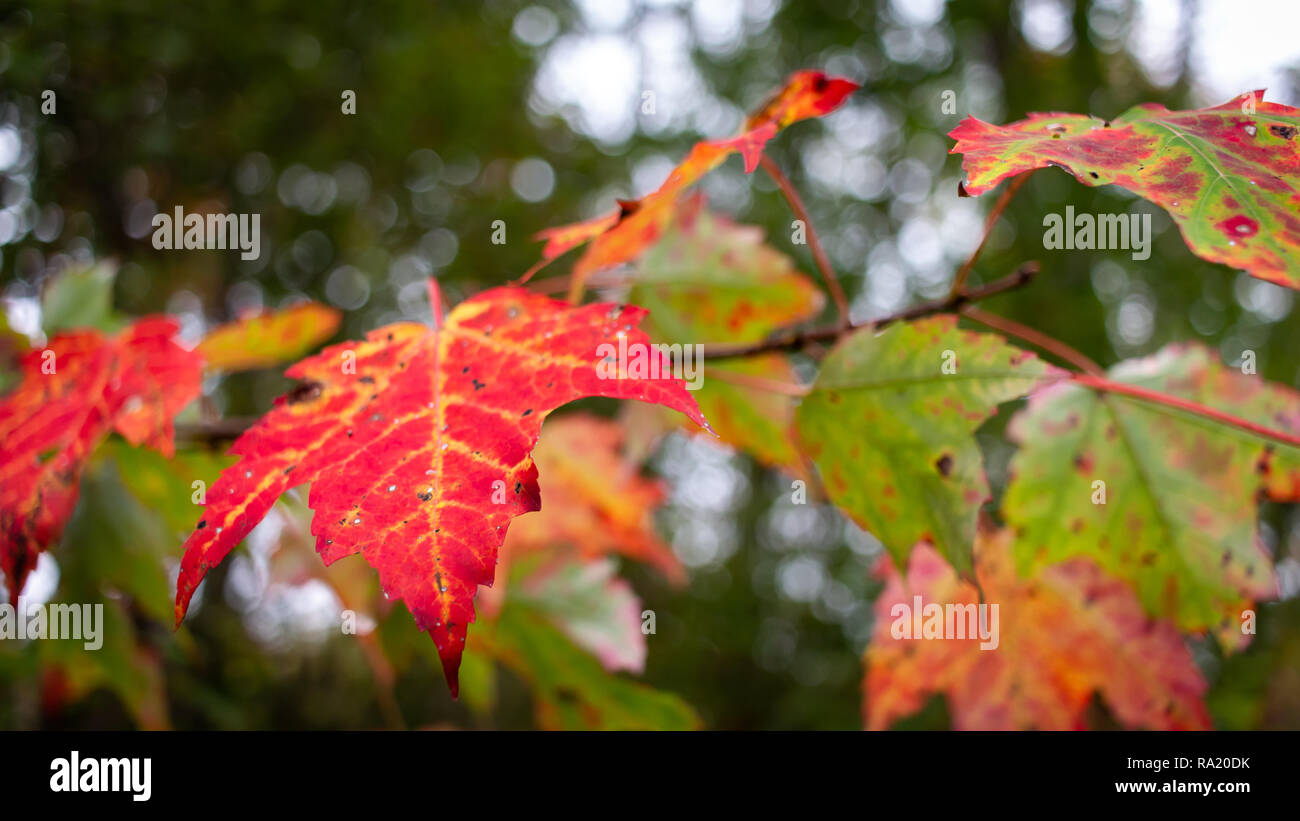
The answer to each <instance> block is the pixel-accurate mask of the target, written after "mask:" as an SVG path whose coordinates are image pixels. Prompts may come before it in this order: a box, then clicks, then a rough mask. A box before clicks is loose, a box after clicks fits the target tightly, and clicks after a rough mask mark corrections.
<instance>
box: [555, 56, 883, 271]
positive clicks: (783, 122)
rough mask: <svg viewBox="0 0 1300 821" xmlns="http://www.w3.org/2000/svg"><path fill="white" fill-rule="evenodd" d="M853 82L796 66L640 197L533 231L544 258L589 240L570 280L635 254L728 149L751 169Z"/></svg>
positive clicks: (826, 110)
mask: <svg viewBox="0 0 1300 821" xmlns="http://www.w3.org/2000/svg"><path fill="white" fill-rule="evenodd" d="M857 88H858V85H857V83H854V82H853V81H851V80H847V79H844V78H842V77H829V76H827V75H826V74H824V73H822V72H820V71H807V70H805V71H797V72H795V73H794V74H793V75H792V76H791V77H790V79H789V81H788V82H787V83H786V85H785V86H784V87H783V88H782V89H780V90H779V91H777V92H776V94H774V95H773V96H772V97H771V98H770V99H769V100H768V101H767V102H766V103H764V104H763V105H762V106H761V107H760V108H759V110H758V111H756V112H755V113H754V114H753V115H752V116H750V117H749V119H748V120H747V121H746V123H745V128H744V130H743V131H742V132H741V133H740V134H739V135H737V136H735V137H731V138H728V139H722V140H705V141H703V142H698V143H696V144H695V145H694V146H693V147H692V148H691V150H690V152H689V153H688V154H687V155H686V158H685V159H684V160H682V162H681V163H680V164H678V166H677V167H676V168H674V169H673V171H672V173H670V174H669V175H668V179H667V180H665V181H664V183H663V185H661V186H660V187H659V188H658V190H656V191H654V192H652V193H650V194H647V195H646V196H644V197H642V198H641V199H639V200H628V201H620V202H619V208H618V210H616V211H614V212H613V213H610V214H606V215H604V216H601V217H596V218H594V219H590V220H586V221H584V222H579V223H573V224H570V225H562V226H558V227H556V228H549V229H547V230H545V231H542V232H540V233H539V234H537V239H544V240H546V245H545V246H544V247H543V249H542V258H543V260H549V259H553V258H555V257H557V256H559V255H560V254H563V253H564V252H566V251H568V250H569V249H571V248H575V247H577V246H579V245H582V244H583V243H585V242H588V241H591V245H590V246H588V248H587V250H586V251H585V252H584V253H583V255H582V256H581V257H580V258H579V259H578V261H577V262H576V263H574V266H573V277H574V280H575V283H581V282H582V281H583V280H584V279H585V278H586V277H587V276H589V275H591V274H593V273H595V272H596V271H600V270H602V269H605V268H609V267H611V266H614V265H618V264H620V263H623V262H627V261H629V260H632V259H635V258H636V257H637V256H638V255H640V254H641V252H642V251H644V250H645V249H646V248H648V247H649V246H651V245H653V244H654V243H655V241H656V240H658V239H659V237H660V235H661V234H662V233H663V232H664V229H665V228H666V227H667V225H668V223H669V221H670V220H671V219H672V215H673V212H674V211H675V210H676V208H677V204H678V202H679V200H680V199H681V196H682V194H683V193H685V192H686V190H687V189H688V188H690V187H691V186H692V185H694V184H695V183H696V182H698V181H699V180H700V178H702V177H703V176H704V175H705V174H708V173H709V172H710V171H712V170H713V169H714V168H717V167H718V166H719V165H721V164H722V163H723V161H724V160H726V159H727V158H728V157H730V156H731V155H732V154H735V153H740V154H741V156H742V157H743V159H744V161H745V172H746V173H752V172H753V171H754V169H755V168H757V167H758V163H759V160H760V159H761V158H762V154H763V148H764V147H765V146H766V145H767V143H768V141H769V140H771V139H772V138H773V137H775V136H776V133H777V132H778V131H780V130H781V129H783V128H785V127H786V126H788V125H791V124H792V123H795V122H798V121H799V120H804V119H808V118H810V117H820V116H822V115H824V114H829V113H830V112H832V111H834V110H835V109H836V108H838V107H839V106H840V105H841V104H842V103H843V102H844V100H845V99H846V98H847V97H848V96H849V95H850V94H852V93H853V92H854V91H855V90H857Z"/></svg>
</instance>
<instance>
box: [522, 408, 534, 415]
mask: <svg viewBox="0 0 1300 821" xmlns="http://www.w3.org/2000/svg"><path fill="white" fill-rule="evenodd" d="M532 412H533V409H532V408H529V409H528V410H526V411H524V412H523V413H522V414H520V416H527V415H529V414H530V413H532Z"/></svg>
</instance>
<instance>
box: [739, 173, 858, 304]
mask: <svg viewBox="0 0 1300 821" xmlns="http://www.w3.org/2000/svg"><path fill="white" fill-rule="evenodd" d="M759 165H761V166H763V170H764V171H766V172H767V175H768V176H769V177H771V178H772V181H773V182H775V183H776V186H777V188H780V189H781V193H782V194H783V195H784V196H785V199H786V202H788V203H790V210H792V211H794V215H795V217H797V218H798V219H800V220H802V221H803V226H804V233H805V235H806V236H807V239H808V248H809V250H811V251H812V255H813V261H814V262H816V263H817V269H818V270H819V271H820V272H821V275H822V279H823V280H825V282H826V290H828V291H830V293H831V299H833V300H834V301H835V310H836V311H838V312H839V324H838V326H837V327H839V328H847V327H849V300H848V297H846V296H845V295H844V289H843V288H841V287H840V281H839V279H838V278H836V276H835V271H834V269H832V268H831V261H830V258H829V257H827V256H826V251H825V250H824V249H823V248H822V242H821V240H820V239H819V238H818V237H817V231H816V230H815V229H814V228H813V223H812V217H810V216H808V209H807V208H805V207H804V204H803V200H802V199H801V198H800V197H799V192H798V191H797V190H796V189H795V187H794V185H793V184H792V183H791V182H790V180H789V179H788V178H787V177H786V176H785V174H784V173H782V172H781V169H780V168H778V167H777V165H776V163H774V162H772V160H771V159H769V158H768V156H767V155H766V154H764V155H763V156H762V158H761V159H760V160H759Z"/></svg>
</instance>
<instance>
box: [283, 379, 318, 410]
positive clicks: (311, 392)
mask: <svg viewBox="0 0 1300 821" xmlns="http://www.w3.org/2000/svg"><path fill="white" fill-rule="evenodd" d="M324 387H325V386H324V385H322V384H321V383H319V382H304V383H303V384H301V385H299V386H298V387H296V388H294V389H293V390H291V391H289V397H288V400H289V404H290V405H296V404H298V403H299V402H310V401H312V400H313V399H317V398H319V397H320V394H321V390H323V389H324Z"/></svg>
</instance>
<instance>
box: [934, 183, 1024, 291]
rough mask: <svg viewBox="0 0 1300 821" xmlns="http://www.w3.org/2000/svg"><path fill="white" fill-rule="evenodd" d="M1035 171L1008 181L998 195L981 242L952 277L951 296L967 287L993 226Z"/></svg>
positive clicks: (986, 222) (985, 224)
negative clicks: (967, 279) (972, 270)
mask: <svg viewBox="0 0 1300 821" xmlns="http://www.w3.org/2000/svg"><path fill="white" fill-rule="evenodd" d="M1033 173H1034V172H1033V171H1030V172H1028V173H1025V174H1021V175H1020V176H1018V177H1016V178H1015V179H1013V180H1012V181H1011V182H1009V183H1007V187H1006V188H1004V189H1003V190H1002V194H1001V196H999V197H998V200H997V202H995V203H993V210H992V211H990V212H989V215H988V217H987V218H986V219H985V220H984V236H982V237H980V244H979V245H977V246H976V247H975V250H974V252H973V253H971V255H970V256H969V257H967V259H966V261H965V262H963V263H962V265H961V268H958V269H957V274H956V275H955V276H954V277H953V278H952V290H950V291H949V292H948V293H949V295H950V296H956V295H957V294H960V293H961V292H962V289H963V288H965V287H966V278H967V277H968V276H970V272H971V269H972V268H974V267H975V262H976V260H978V259H979V258H980V254H981V253H982V252H983V251H984V246H985V245H987V244H988V241H989V237H990V236H991V235H992V234H993V226H994V225H996V224H997V222H998V217H1000V216H1002V212H1003V211H1005V210H1007V206H1008V205H1010V204H1011V198H1012V197H1014V196H1015V195H1016V192H1017V191H1019V190H1020V187H1021V186H1022V185H1024V184H1025V181H1026V180H1028V179H1029V176H1030V174H1033Z"/></svg>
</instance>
